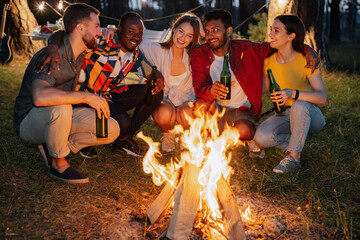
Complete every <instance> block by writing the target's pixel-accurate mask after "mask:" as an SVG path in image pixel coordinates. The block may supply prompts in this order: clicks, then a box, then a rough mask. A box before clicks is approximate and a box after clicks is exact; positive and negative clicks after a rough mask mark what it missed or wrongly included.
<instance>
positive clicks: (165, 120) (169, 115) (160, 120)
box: [153, 104, 176, 127]
mask: <svg viewBox="0 0 360 240" xmlns="http://www.w3.org/2000/svg"><path fill="white" fill-rule="evenodd" d="M175 115H176V110H175V108H174V107H173V106H171V105H169V104H161V105H160V106H159V107H158V108H157V109H156V110H155V111H154V114H153V118H154V121H155V123H156V124H157V125H159V126H160V127H161V126H169V125H174V123H175Z"/></svg>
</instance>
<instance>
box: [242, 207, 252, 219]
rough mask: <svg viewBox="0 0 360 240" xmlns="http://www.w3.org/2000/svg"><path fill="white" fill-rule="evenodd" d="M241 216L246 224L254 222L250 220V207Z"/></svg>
mask: <svg viewBox="0 0 360 240" xmlns="http://www.w3.org/2000/svg"><path fill="white" fill-rule="evenodd" d="M240 214H241V217H242V219H243V221H245V222H248V221H252V219H251V218H250V215H251V210H250V206H248V207H247V208H246V210H245V212H244V213H241V212H240Z"/></svg>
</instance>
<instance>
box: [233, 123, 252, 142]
mask: <svg viewBox="0 0 360 240" xmlns="http://www.w3.org/2000/svg"><path fill="white" fill-rule="evenodd" d="M234 127H236V128H237V129H238V131H239V134H240V140H250V139H253V137H254V134H255V125H254V123H252V122H251V121H249V120H245V119H243V120H238V121H236V122H235V123H234Z"/></svg>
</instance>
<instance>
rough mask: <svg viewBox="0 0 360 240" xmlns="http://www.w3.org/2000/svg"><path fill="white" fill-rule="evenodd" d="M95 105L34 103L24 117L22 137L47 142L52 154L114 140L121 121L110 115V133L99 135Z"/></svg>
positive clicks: (65, 154)
mask: <svg viewBox="0 0 360 240" xmlns="http://www.w3.org/2000/svg"><path fill="white" fill-rule="evenodd" d="M95 121H96V120H95V109H93V108H87V107H72V106H71V105H59V106H51V107H34V108H32V109H31V111H30V112H29V113H28V114H27V115H26V117H25V118H24V119H23V120H22V121H21V124H20V138H21V139H23V140H24V141H26V142H28V143H32V144H42V143H46V145H47V147H48V150H49V153H50V155H51V156H52V157H55V158H63V157H66V156H67V155H68V154H69V153H70V150H71V151H72V152H74V153H77V152H78V151H80V150H81V149H82V148H84V147H88V146H93V145H101V144H108V143H111V142H113V141H114V140H115V139H116V138H117V137H118V136H119V132H120V128H119V124H118V123H117V122H116V121H115V119H113V118H109V119H108V137H107V138H105V139H104V140H101V139H98V138H96V123H95Z"/></svg>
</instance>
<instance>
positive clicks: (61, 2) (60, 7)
mask: <svg viewBox="0 0 360 240" xmlns="http://www.w3.org/2000/svg"><path fill="white" fill-rule="evenodd" d="M63 7H64V3H63V1H62V0H60V1H59V4H58V6H57V8H58V9H60V10H61V9H63Z"/></svg>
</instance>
